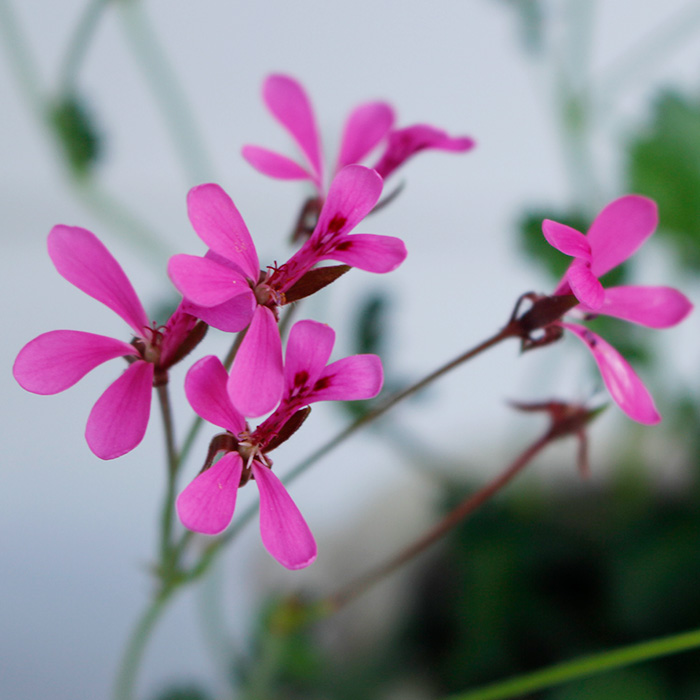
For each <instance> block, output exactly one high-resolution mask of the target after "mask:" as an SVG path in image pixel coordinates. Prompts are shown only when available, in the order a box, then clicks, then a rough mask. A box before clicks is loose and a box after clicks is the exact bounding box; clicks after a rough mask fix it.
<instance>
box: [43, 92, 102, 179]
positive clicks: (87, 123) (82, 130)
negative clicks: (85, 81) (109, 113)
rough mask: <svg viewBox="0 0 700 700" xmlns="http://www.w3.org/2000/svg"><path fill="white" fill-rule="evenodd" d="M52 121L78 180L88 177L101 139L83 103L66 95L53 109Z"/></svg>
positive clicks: (98, 151) (51, 109) (51, 112)
mask: <svg viewBox="0 0 700 700" xmlns="http://www.w3.org/2000/svg"><path fill="white" fill-rule="evenodd" d="M50 118H51V123H52V124H53V127H54V130H55V133H56V136H57V137H58V140H59V141H60V143H61V146H62V147H63V152H64V154H65V157H66V160H67V161H68V164H69V166H70V168H71V170H72V171H73V173H74V174H75V175H76V176H78V177H85V176H86V175H88V173H89V172H90V169H91V168H92V167H93V166H94V165H95V163H96V162H97V159H98V157H99V154H100V147H101V142H100V137H99V136H98V134H97V130H96V128H95V125H94V122H93V119H92V117H91V116H90V114H89V113H88V111H87V110H86V108H85V105H84V103H83V102H82V100H80V99H79V98H78V97H76V96H74V95H67V96H64V97H62V98H61V99H59V100H57V101H56V102H54V104H53V105H52V106H51V107H50Z"/></svg>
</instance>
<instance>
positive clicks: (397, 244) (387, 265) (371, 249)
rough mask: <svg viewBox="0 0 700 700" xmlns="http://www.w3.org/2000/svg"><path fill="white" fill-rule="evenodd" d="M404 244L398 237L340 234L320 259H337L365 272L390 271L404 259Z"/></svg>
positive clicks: (370, 234) (405, 253)
mask: <svg viewBox="0 0 700 700" xmlns="http://www.w3.org/2000/svg"><path fill="white" fill-rule="evenodd" d="M406 255H407V252H406V246H405V244H404V242H403V241H402V240H401V239H400V238H394V237H393V236H378V235H375V234H372V233H354V234H352V235H349V236H340V237H339V239H338V242H337V244H336V245H335V246H334V247H333V249H332V250H331V251H330V252H329V253H328V254H326V255H323V256H320V259H321V260H337V261H338V262H342V263H345V264H346V265H352V266H353V267H357V268H359V269H360V270H366V271H367V272H380V273H382V272H391V271H392V270H395V269H396V268H397V267H398V266H399V265H400V264H401V263H402V262H403V261H404V260H405V259H406Z"/></svg>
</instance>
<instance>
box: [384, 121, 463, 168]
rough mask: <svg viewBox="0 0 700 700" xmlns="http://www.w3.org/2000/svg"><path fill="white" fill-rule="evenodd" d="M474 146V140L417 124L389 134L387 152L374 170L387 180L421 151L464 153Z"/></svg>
mask: <svg viewBox="0 0 700 700" xmlns="http://www.w3.org/2000/svg"><path fill="white" fill-rule="evenodd" d="M474 146H475V143H474V140H473V139H470V138H468V137H458V138H452V137H451V136H449V135H448V134H447V133H446V132H445V131H442V130H441V129H436V128H435V127H432V126H428V125H427V124H416V125H415V126H409V127H407V128H405V129H397V130H396V131H392V132H391V133H390V134H389V143H388V145H387V147H386V151H385V152H384V155H382V157H381V158H380V160H379V162H378V163H377V164H376V165H375V166H374V169H375V170H376V171H377V172H378V173H379V174H380V175H381V176H382V177H383V178H387V177H388V176H389V175H390V174H391V173H393V172H394V170H396V168H398V167H399V166H400V165H402V164H403V163H404V162H405V161H406V160H408V159H409V158H410V157H411V156H413V155H415V154H416V153H418V152H419V151H424V150H426V149H433V150H440V151H454V152H463V151H468V150H469V149H471V148H473V147H474Z"/></svg>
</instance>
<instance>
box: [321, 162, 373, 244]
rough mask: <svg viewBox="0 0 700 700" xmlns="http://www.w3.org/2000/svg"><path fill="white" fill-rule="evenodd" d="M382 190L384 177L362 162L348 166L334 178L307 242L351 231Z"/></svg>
mask: <svg viewBox="0 0 700 700" xmlns="http://www.w3.org/2000/svg"><path fill="white" fill-rule="evenodd" d="M381 193H382V179H381V178H380V177H379V175H377V173H376V172H374V170H370V169H369V168H365V167H363V166H362V165H346V166H345V167H344V168H343V169H342V170H341V171H340V172H339V173H338V174H337V175H336V176H335V178H333V182H332V183H331V187H330V190H329V191H328V196H327V197H326V201H325V202H324V204H323V208H322V209H321V213H320V214H319V218H318V223H317V224H316V228H315V229H314V232H313V234H312V235H311V238H310V239H309V240H308V241H307V244H312V243H315V244H317V245H318V244H320V243H322V242H323V241H326V240H328V239H329V238H333V237H334V236H338V235H340V234H342V233H345V232H348V231H352V229H354V228H355V226H357V224H359V223H360V221H362V219H364V218H365V216H367V214H369V213H370V212H371V211H372V209H373V208H374V205H375V204H376V203H377V200H378V199H379V197H380V195H381Z"/></svg>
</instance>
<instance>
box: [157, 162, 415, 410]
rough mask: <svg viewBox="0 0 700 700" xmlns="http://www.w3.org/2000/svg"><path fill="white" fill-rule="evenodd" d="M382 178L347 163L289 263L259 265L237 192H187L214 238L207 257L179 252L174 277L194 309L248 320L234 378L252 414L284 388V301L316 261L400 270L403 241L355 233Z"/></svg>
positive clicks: (224, 322)
mask: <svg viewBox="0 0 700 700" xmlns="http://www.w3.org/2000/svg"><path fill="white" fill-rule="evenodd" d="M381 191H382V180H381V178H380V177H379V176H378V175H377V174H376V173H375V172H374V171H373V170H370V169H369V168H364V167H362V166H359V165H353V166H347V167H346V168H343V170H341V171H340V172H339V173H338V175H337V176H336V177H335V179H334V180H333V183H332V184H331V188H330V190H329V192H328V197H327V199H326V202H325V204H324V206H323V209H322V210H321V213H320V216H319V221H318V224H317V226H316V229H315V230H314V233H313V235H312V236H311V238H310V239H308V240H307V241H306V242H305V243H304V245H303V246H302V247H301V248H300V249H299V250H298V251H297V253H296V254H295V255H294V256H293V257H292V258H291V259H290V260H289V261H288V262H287V263H285V264H284V265H281V266H279V268H276V269H275V270H273V271H272V272H262V271H260V264H259V261H258V256H257V253H256V251H255V246H254V244H253V240H252V238H251V236H250V233H249V232H248V229H247V227H246V225H245V223H244V221H243V218H242V217H241V215H240V213H239V212H238V210H237V209H236V207H235V205H234V203H233V201H232V200H231V199H230V197H229V196H228V195H227V194H226V193H225V192H224V191H223V190H222V189H221V187H219V186H218V185H214V184H209V185H200V186H199V187H195V188H194V189H192V190H191V191H190V193H189V195H188V198H187V203H188V213H189V217H190V221H191V222H192V225H193V227H194V229H195V231H196V233H197V234H198V235H199V237H200V238H201V239H202V240H203V241H204V242H205V243H206V244H207V245H208V246H209V249H210V250H209V252H208V253H207V255H206V256H205V257H197V256H192V255H175V256H174V257H173V258H171V259H170V262H169V264H168V274H169V275H170V278H171V280H172V281H173V284H174V285H175V287H177V289H178V290H179V291H180V293H181V294H182V295H183V296H184V297H185V299H186V300H187V301H188V302H189V303H190V306H188V307H187V308H188V310H189V311H190V312H191V313H193V314H195V315H197V316H198V317H199V318H202V319H203V320H204V321H206V322H207V323H208V324H210V325H212V326H214V327H216V328H220V329H221V330H225V331H238V330H242V329H244V328H246V327H248V330H247V332H246V335H245V338H244V339H243V342H242V343H241V346H240V348H239V350H238V353H237V355H236V359H235V361H234V364H233V367H232V368H231V374H230V378H229V382H230V383H231V385H232V386H236V391H237V392H238V399H237V406H238V407H239V409H240V410H241V411H242V412H243V413H244V414H245V415H247V416H261V415H263V414H265V413H267V412H268V411H270V410H272V408H274V406H275V405H276V404H277V402H278V401H279V399H280V396H281V394H282V388H283V371H282V342H281V340H280V336H279V331H278V328H277V317H278V309H279V307H280V306H282V305H283V304H285V303H286V302H287V300H286V297H285V294H286V293H287V292H288V291H289V290H290V289H291V288H292V287H293V285H294V284H295V283H296V282H298V281H299V280H300V279H301V278H302V277H303V276H304V275H305V274H306V273H307V272H309V271H310V270H311V269H312V268H314V267H315V266H316V265H317V263H319V262H321V261H324V260H337V261H339V262H343V263H346V264H347V265H351V266H354V267H359V268H360V269H363V270H368V271H371V272H389V271H391V270H394V269H395V268H396V267H398V265H400V264H401V262H403V260H404V258H405V257H406V247H405V245H404V244H403V242H402V241H401V240H400V239H398V238H394V237H391V236H379V235H373V234H351V233H350V232H351V231H352V229H353V228H355V226H357V224H359V223H360V221H361V220H362V219H363V218H364V217H365V216H366V215H367V214H368V213H369V212H370V211H371V210H372V208H373V207H374V205H375V204H376V202H377V200H378V199H379V196H380V194H381Z"/></svg>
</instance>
